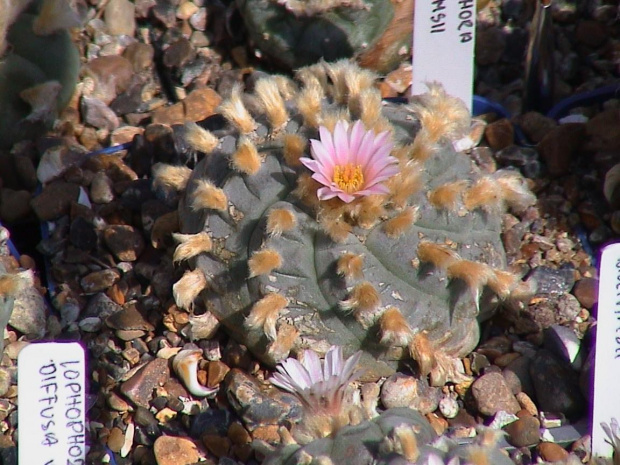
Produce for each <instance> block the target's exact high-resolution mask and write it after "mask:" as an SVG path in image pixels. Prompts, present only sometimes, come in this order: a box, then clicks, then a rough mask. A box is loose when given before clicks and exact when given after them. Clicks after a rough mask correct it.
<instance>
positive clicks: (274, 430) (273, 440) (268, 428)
mask: <svg viewBox="0 0 620 465" xmlns="http://www.w3.org/2000/svg"><path fill="white" fill-rule="evenodd" d="M278 429H280V427H279V426H278V425H265V426H258V427H256V428H255V429H254V431H252V438H253V439H258V440H262V441H266V442H268V443H270V444H278V443H279V442H280V433H278Z"/></svg>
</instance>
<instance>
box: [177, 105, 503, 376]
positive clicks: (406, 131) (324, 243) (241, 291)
mask: <svg viewBox="0 0 620 465" xmlns="http://www.w3.org/2000/svg"><path fill="white" fill-rule="evenodd" d="M328 100H330V99H328ZM336 106H337V105H336V104H335V103H333V101H331V100H330V103H329V104H327V103H325V102H324V111H326V110H325V108H326V107H329V108H334V107H336ZM288 107H289V113H290V120H289V122H288V123H287V124H286V126H285V127H284V128H283V129H280V130H279V131H277V132H276V131H271V132H270V130H269V129H268V126H267V125H266V123H265V120H264V118H263V119H261V117H260V116H258V117H256V120H257V121H259V125H258V128H257V129H256V131H255V132H254V133H253V134H252V135H251V137H252V138H253V139H254V141H255V143H256V147H257V149H258V152H259V154H260V155H261V158H262V163H261V166H260V169H259V170H258V172H257V173H255V174H251V175H250V174H245V173H243V172H241V171H240V170H238V169H235V167H234V166H233V164H231V162H230V159H231V157H233V153H234V152H235V150H236V147H237V142H238V140H237V138H238V136H239V135H238V133H237V132H236V131H235V130H232V129H231V128H230V127H228V128H226V129H225V130H222V131H220V132H217V131H216V132H214V135H216V136H218V137H220V142H219V145H218V147H217V149H216V150H214V151H213V153H211V154H209V155H207V156H206V157H205V159H204V160H203V161H202V162H201V163H199V164H198V165H197V167H196V168H195V169H194V171H193V173H192V176H191V178H190V179H189V182H188V183H187V190H186V193H185V197H184V200H183V201H182V203H181V206H180V210H179V212H180V222H181V230H182V232H183V233H188V234H196V233H199V232H202V231H207V232H208V234H209V235H210V236H211V239H212V241H213V247H212V250H211V251H209V252H207V253H201V254H200V255H198V256H197V257H195V258H194V259H193V266H194V267H195V268H196V269H198V270H201V271H202V273H203V274H204V276H205V277H206V282H207V286H206V289H205V290H204V291H203V292H202V294H201V296H202V298H203V300H204V303H205V305H206V308H207V309H208V310H209V311H211V312H212V313H213V314H214V315H215V316H216V317H217V318H218V320H220V321H221V322H222V324H223V325H224V326H225V327H226V328H227V329H228V330H229V331H230V333H231V334H232V335H233V337H235V338H236V339H237V340H239V341H240V342H242V343H243V344H245V345H247V346H248V347H249V348H250V350H252V351H253V353H254V354H255V355H256V356H258V357H259V358H261V359H262V360H264V361H265V362H267V363H269V364H275V363H276V362H278V361H279V360H282V359H283V358H285V357H286V356H288V355H289V351H291V350H292V351H296V350H299V349H301V348H306V347H311V348H313V349H314V350H316V351H318V352H319V353H320V352H325V351H326V350H327V349H328V348H329V346H330V345H333V344H336V345H341V346H343V347H344V348H345V352H349V353H352V352H353V351H356V350H358V349H362V350H363V351H364V356H363V358H362V361H361V365H362V366H363V367H364V368H365V369H366V370H367V376H369V377H378V376H385V375H389V374H391V373H392V372H393V371H394V370H395V368H396V366H397V362H398V360H401V359H403V358H409V357H410V354H413V355H414V356H415V350H412V349H411V347H409V350H408V348H407V344H405V345H404V346H403V345H402V344H401V345H398V344H391V343H390V338H389V337H387V336H386V332H389V331H388V329H386V327H388V326H389V321H386V322H382V320H381V318H382V317H381V314H382V312H383V311H384V310H385V309H388V308H396V309H397V310H398V312H399V313H400V314H402V316H403V317H404V320H405V321H406V325H407V326H408V330H410V332H411V334H412V335H423V336H424V337H425V338H427V339H428V341H430V343H431V346H430V347H431V348H432V349H430V350H432V351H433V352H434V351H435V349H437V353H442V354H446V355H448V356H449V357H462V356H464V355H465V354H467V353H468V352H469V351H471V350H472V349H473V348H474V347H475V345H476V344H477V342H478V338H479V330H478V320H479V318H487V317H489V316H490V315H491V313H492V312H493V310H494V308H495V307H496V304H497V298H496V296H495V293H493V292H490V290H489V289H488V287H486V286H484V284H486V282H485V283H482V284H480V285H479V286H478V287H479V288H480V289H478V288H475V289H474V288H472V286H471V285H468V284H467V277H463V279H458V276H457V277H455V276H448V275H447V273H446V271H445V270H442V269H440V267H437V266H434V264H433V263H426V262H423V261H420V260H419V258H418V256H417V251H418V249H419V247H420V244H421V243H423V242H432V243H437V244H441V245H442V246H443V247H446V248H449V249H450V250H452V251H453V252H454V253H455V254H457V256H458V257H459V260H463V261H466V262H475V263H483V264H485V266H488V267H489V268H490V269H493V270H502V269H503V268H504V267H505V256H504V251H503V247H502V243H501V240H500V233H501V222H500V212H499V211H496V210H493V209H485V208H473V209H470V210H464V209H463V208H460V209H458V210H457V211H450V210H449V209H443V208H437V207H436V206H435V205H433V204H432V202H431V201H430V200H429V196H428V195H427V194H428V192H429V191H431V190H433V189H435V188H436V187H439V186H442V185H444V184H445V183H450V182H454V181H463V180H466V181H468V183H469V185H470V186H471V185H475V184H476V182H477V180H479V179H480V178H481V177H482V174H481V173H480V170H479V169H478V168H477V167H476V166H475V164H474V163H473V162H472V161H471V160H470V159H469V158H468V157H467V155H465V154H463V153H457V152H455V151H454V149H453V148H452V145H451V143H449V142H448V141H444V142H441V143H438V144H437V145H436V147H435V148H434V149H433V155H432V157H431V158H429V159H428V160H426V162H425V163H424V165H423V172H422V174H421V176H420V181H421V184H422V186H423V187H422V188H420V189H418V190H416V191H415V192H413V193H412V195H411V196H410V197H409V198H408V199H407V202H406V204H407V205H408V206H409V207H413V208H414V209H415V212H416V213H415V215H413V217H412V223H411V224H410V225H408V226H407V227H406V228H405V230H404V232H402V233H400V234H390V233H389V230H388V229H387V227H386V224H387V223H388V222H389V220H390V218H394V217H396V216H398V215H399V214H400V213H402V211H403V208H402V207H396V206H393V205H392V204H391V199H390V196H387V197H386V198H385V199H384V202H385V208H384V210H382V213H381V215H380V217H378V218H377V221H376V223H375V224H372V225H368V224H363V223H362V224H361V225H360V224H359V223H361V222H359V221H358V224H354V225H353V227H352V229H351V231H350V232H349V233H348V234H346V235H345V237H344V239H343V238H339V239H338V240H334V239H333V238H332V235H330V233H329V232H328V231H327V230H326V228H325V227H324V223H323V222H322V221H321V216H322V215H323V214H324V212H323V211H322V210H321V207H320V206H319V207H318V208H319V210H318V212H317V208H316V205H309V204H308V202H304V198H303V195H300V193H299V190H295V189H296V188H297V186H298V181H299V179H300V177H302V176H303V173H304V171H307V170H306V169H305V168H304V167H303V166H301V165H298V166H293V167H291V166H288V165H287V163H286V162H285V159H286V157H285V156H284V153H283V152H284V150H285V149H284V148H283V147H284V144H283V143H282V140H281V139H282V138H281V136H282V134H285V133H287V134H291V133H296V134H299V135H302V136H303V137H305V138H307V139H311V138H317V130H316V128H315V127H308V126H306V125H304V124H302V121H303V118H301V117H300V116H299V115H298V114H296V113H295V112H294V111H295V107H294V105H293V104H292V102H288ZM326 112H327V111H326ZM382 114H383V116H384V117H386V118H387V119H388V120H389V121H390V122H391V123H392V126H393V134H394V140H395V142H396V143H397V144H398V145H399V146H407V144H411V142H412V141H413V140H414V139H415V137H416V134H417V133H418V131H419V130H420V123H419V121H418V119H417V117H416V116H415V113H414V112H412V110H411V109H410V108H408V107H407V106H398V105H384V106H383V110H382ZM260 121H263V123H260ZM306 156H308V154H306ZM405 164H406V162H405ZM403 166H404V165H403ZM202 180H210V181H211V182H213V183H214V184H215V185H216V186H218V187H219V188H221V189H222V190H223V191H224V192H225V193H226V196H227V201H228V209H227V210H226V211H217V210H214V209H204V210H200V209H199V210H196V208H194V207H192V202H193V199H194V197H195V196H196V189H197V186H198V183H199V181H202ZM394 189H395V190H398V187H395V188H394ZM300 197H301V198H300ZM306 200H307V199H306ZM310 203H312V202H310ZM274 210H286V211H288V212H290V213H291V214H292V216H293V217H294V219H295V221H294V226H293V227H291V228H290V229H287V230H285V231H282V232H281V234H270V233H269V231H267V229H268V228H267V227H266V223H267V221H268V218H269V217H270V214H271V213H272V212H273V211H274ZM345 216H346V215H345ZM264 250H269V251H275V252H276V253H277V255H279V257H281V262H280V263H279V264H278V266H277V267H275V268H274V269H273V270H270V271H269V272H266V273H260V274H257V275H256V276H254V275H251V273H250V270H249V267H248V260H250V259H251V258H252V257H253V256H254V255H255V254H256V253H257V252H260V251H264ZM345 254H352V255H355V256H357V257H361V259H362V263H363V265H362V273H363V276H359V277H351V276H343V275H342V274H339V273H338V272H337V266H338V262H339V260H340V258H341V257H342V256H343V255H345ZM360 283H369V284H370V285H371V286H372V287H373V289H375V290H376V293H377V294H378V297H379V299H380V302H379V303H378V304H377V305H375V306H373V307H372V308H370V309H369V310H368V309H367V310H368V311H366V312H363V314H360V313H359V312H356V311H355V303H353V305H352V307H353V310H351V305H349V306H348V307H347V302H349V303H350V300H351V298H352V295H354V294H355V289H356V286H358V285H359V284H360ZM474 287H476V286H474ZM478 290H480V297H478V295H477V291H478ZM272 293H277V294H280V295H282V296H284V297H286V299H287V301H288V305H287V306H286V308H285V309H283V310H282V311H281V312H280V313H279V315H278V316H277V326H278V332H280V330H281V329H283V328H284V327H286V329H288V330H289V333H288V334H289V335H290V334H291V331H292V332H297V333H298V334H293V336H292V337H291V338H290V339H291V340H290V341H289V342H288V343H286V344H284V343H282V344H284V345H282V344H280V343H279V340H278V339H277V338H276V340H275V341H274V340H273V337H271V338H270V337H268V336H267V334H266V333H265V332H264V331H261V330H260V328H259V329H257V328H255V327H253V328H248V326H247V325H246V324H245V322H246V318H247V316H248V315H249V314H250V313H251V312H252V309H253V306H255V304H256V303H257V302H259V301H260V300H261V299H262V298H264V297H265V296H267V295H269V294H272ZM278 337H280V336H278Z"/></svg>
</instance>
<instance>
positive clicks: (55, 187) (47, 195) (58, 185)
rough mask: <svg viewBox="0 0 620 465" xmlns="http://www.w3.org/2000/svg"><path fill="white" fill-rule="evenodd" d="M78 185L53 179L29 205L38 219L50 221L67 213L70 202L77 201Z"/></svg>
mask: <svg viewBox="0 0 620 465" xmlns="http://www.w3.org/2000/svg"><path fill="white" fill-rule="evenodd" d="M79 194H80V187H79V186H78V185H76V184H72V183H68V182H64V181H55V182H52V183H50V184H48V185H47V186H45V187H44V188H43V190H42V191H41V193H40V194H39V195H37V196H36V197H35V198H34V199H32V202H31V203H30V205H31V206H32V209H33V210H34V213H35V215H37V218H39V221H41V222H43V221H52V220H56V219H58V218H60V217H61V216H62V215H66V214H68V213H69V209H70V208H71V204H72V203H73V202H75V201H77V199H78V196H79Z"/></svg>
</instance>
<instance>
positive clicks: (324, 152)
mask: <svg viewBox="0 0 620 465" xmlns="http://www.w3.org/2000/svg"><path fill="white" fill-rule="evenodd" d="M310 153H311V154H312V158H314V159H315V160H316V161H317V162H318V163H319V164H320V165H321V170H322V171H326V172H328V173H329V177H331V175H332V173H333V172H334V158H333V156H332V155H331V154H330V151H329V150H328V148H327V147H326V146H325V144H323V143H322V142H321V141H320V140H316V139H311V140H310Z"/></svg>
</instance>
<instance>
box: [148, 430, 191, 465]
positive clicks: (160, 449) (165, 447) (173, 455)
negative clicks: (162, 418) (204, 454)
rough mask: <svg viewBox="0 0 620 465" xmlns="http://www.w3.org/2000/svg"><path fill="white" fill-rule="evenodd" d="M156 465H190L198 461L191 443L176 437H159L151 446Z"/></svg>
mask: <svg viewBox="0 0 620 465" xmlns="http://www.w3.org/2000/svg"><path fill="white" fill-rule="evenodd" d="M153 453H154V454H155V460H156V461H157V465H192V464H194V463H196V462H198V461H199V460H200V458H201V457H200V455H201V454H200V453H199V451H198V448H197V447H196V444H194V442H193V441H191V440H189V439H187V438H182V437H177V436H160V437H158V438H157V439H156V440H155V443H154V444H153Z"/></svg>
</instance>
